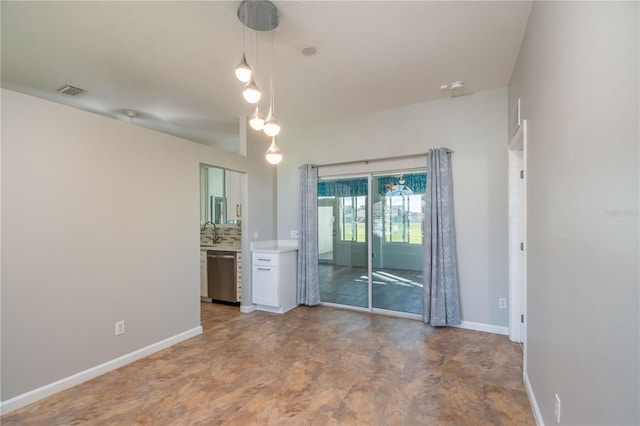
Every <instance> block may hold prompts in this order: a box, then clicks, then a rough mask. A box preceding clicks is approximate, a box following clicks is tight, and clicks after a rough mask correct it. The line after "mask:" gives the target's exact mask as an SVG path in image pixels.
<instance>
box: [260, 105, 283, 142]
mask: <svg viewBox="0 0 640 426" xmlns="http://www.w3.org/2000/svg"><path fill="white" fill-rule="evenodd" d="M262 130H263V131H264V133H265V134H266V135H267V136H277V135H278V133H280V122H279V121H278V120H277V119H276V117H274V115H273V112H272V110H271V107H269V114H267V119H266V121H265V122H264V127H263V129H262Z"/></svg>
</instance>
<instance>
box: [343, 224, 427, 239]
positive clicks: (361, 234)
mask: <svg viewBox="0 0 640 426" xmlns="http://www.w3.org/2000/svg"><path fill="white" fill-rule="evenodd" d="M398 228H399V230H396V231H393V232H392V233H391V236H392V241H393V242H401V241H402V238H403V236H402V231H401V229H402V226H398ZM409 231H410V232H409V243H410V244H422V224H420V223H410V224H409ZM352 232H353V224H351V223H345V224H344V237H345V238H344V239H345V240H346V241H351V240H352ZM356 241H357V242H359V243H366V242H367V224H366V223H361V222H359V223H356ZM388 241H389V240H387V242H388Z"/></svg>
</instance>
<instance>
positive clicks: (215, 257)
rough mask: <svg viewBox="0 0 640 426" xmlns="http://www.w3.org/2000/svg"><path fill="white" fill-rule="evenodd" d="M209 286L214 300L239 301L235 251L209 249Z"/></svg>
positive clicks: (210, 296)
mask: <svg viewBox="0 0 640 426" xmlns="http://www.w3.org/2000/svg"><path fill="white" fill-rule="evenodd" d="M207 287H208V290H209V295H208V296H209V298H211V299H212V301H214V302H226V303H234V304H235V303H237V302H238V296H237V292H236V288H237V286H236V254H235V252H232V251H218V250H207Z"/></svg>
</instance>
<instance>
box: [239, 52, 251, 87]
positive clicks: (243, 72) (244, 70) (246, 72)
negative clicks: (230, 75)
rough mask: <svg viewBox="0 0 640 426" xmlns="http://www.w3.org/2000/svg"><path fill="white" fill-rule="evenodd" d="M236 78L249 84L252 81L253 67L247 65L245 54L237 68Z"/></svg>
mask: <svg viewBox="0 0 640 426" xmlns="http://www.w3.org/2000/svg"><path fill="white" fill-rule="evenodd" d="M236 77H237V79H238V80H240V81H241V82H243V83H248V82H249V80H251V67H250V66H249V64H248V63H247V57H246V56H245V54H244V52H243V53H242V59H241V60H240V63H239V64H238V66H237V67H236Z"/></svg>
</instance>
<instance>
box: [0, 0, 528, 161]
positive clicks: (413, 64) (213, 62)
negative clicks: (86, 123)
mask: <svg viewBox="0 0 640 426" xmlns="http://www.w3.org/2000/svg"><path fill="white" fill-rule="evenodd" d="M239 3H240V2H239V1H234V2H230V1H195V2H190V1H180V2H162V1H153V2H152V1H150V2H127V1H114V2H108V1H107V2H99V1H98V2H95V1H91V2H73V1H70V2H55V1H51V2H10V1H2V4H1V7H2V10H1V12H2V22H1V24H2V27H1V36H2V86H3V87H5V88H8V89H12V90H16V91H19V92H24V93H27V94H31V95H34V96H38V97H42V98H46V99H50V100H52V101H55V102H60V103H64V104H68V105H72V106H75V107H78V108H81V109H85V110H88V111H93V112H96V113H99V114H103V115H107V116H110V117H114V118H117V119H121V120H129V118H128V117H126V114H125V111H126V110H129V109H131V110H135V111H137V112H138V114H139V116H138V117H137V118H136V119H135V120H134V123H135V124H138V125H141V126H144V127H149V128H152V129H156V130H159V131H161V132H165V133H169V134H173V135H176V136H180V137H183V138H186V139H190V140H193V141H196V142H201V143H205V144H208V145H212V146H218V147H220V148H222V149H226V150H230V151H233V150H234V149H235V148H234V147H235V146H236V145H235V144H234V141H237V134H238V117H242V116H246V115H248V114H250V113H251V112H252V111H253V108H252V106H250V105H248V104H246V103H245V102H244V101H243V100H242V97H241V89H242V85H241V83H240V82H238V81H237V80H235V77H234V75H233V69H234V68H235V66H236V64H237V63H238V61H239V60H240V56H241V53H242V39H243V26H242V24H241V23H240V21H239V20H238V19H237V17H236V11H237V8H238V5H239ZM274 3H275V4H276V6H277V7H278V12H279V15H280V25H279V26H278V28H277V29H276V30H275V31H273V32H260V33H254V32H253V31H251V30H248V31H246V44H247V46H246V50H247V58H248V60H249V62H250V64H251V65H253V66H255V64H256V53H255V52H256V48H255V40H256V39H257V40H258V49H257V50H258V52H259V58H258V59H259V61H258V64H259V68H260V70H259V78H258V84H259V85H260V86H261V87H262V89H263V92H267V90H268V71H269V70H270V69H271V68H273V78H274V86H275V101H276V111H277V114H276V115H277V117H278V119H279V120H280V122H281V123H282V125H283V133H284V132H286V128H287V126H296V125H300V124H304V123H313V122H319V121H324V120H329V119H335V118H340V117H348V116H354V115H361V114H365V113H368V112H374V111H379V110H384V109H388V108H393V107H397V106H402V105H410V104H414V103H419V102H425V101H429V100H434V99H439V98H441V97H442V96H443V93H441V91H440V86H441V85H442V84H447V83H450V82H452V81H455V80H464V82H465V93H466V94H472V93H474V92H478V91H483V90H488V89H493V88H496V87H502V86H506V85H507V84H508V82H509V79H510V77H511V72H512V71H513V66H514V64H515V61H516V57H517V54H518V49H519V48H520V44H521V42H522V38H523V35H524V30H525V27H526V23H527V19H528V16H529V12H530V9H531V2H528V1H527V2H523V1H515V2H509V1H497V2H484V1H473V2H455V1H451V2H431V1H409V2H401V1H353V2H342V1H285V2H279V1H276V2H274ZM272 37H273V40H274V47H273V52H274V58H275V60H274V63H273V67H271V50H270V49H271V39H272ZM307 46H314V47H315V48H316V49H317V54H316V55H314V56H304V55H302V54H301V50H302V49H303V48H304V47H307ZM66 84H71V85H74V86H77V87H80V88H82V89H85V90H86V91H87V92H86V93H85V94H83V95H82V96H79V97H76V98H73V97H69V96H66V95H62V94H60V93H58V92H57V91H56V90H57V89H59V88H60V87H62V86H64V85H66ZM266 98H267V97H265V98H263V99H266ZM267 106H268V105H267V102H266V101H265V102H262V103H261V109H262V110H263V111H264V110H266V109H267ZM265 112H266V111H265Z"/></svg>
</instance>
